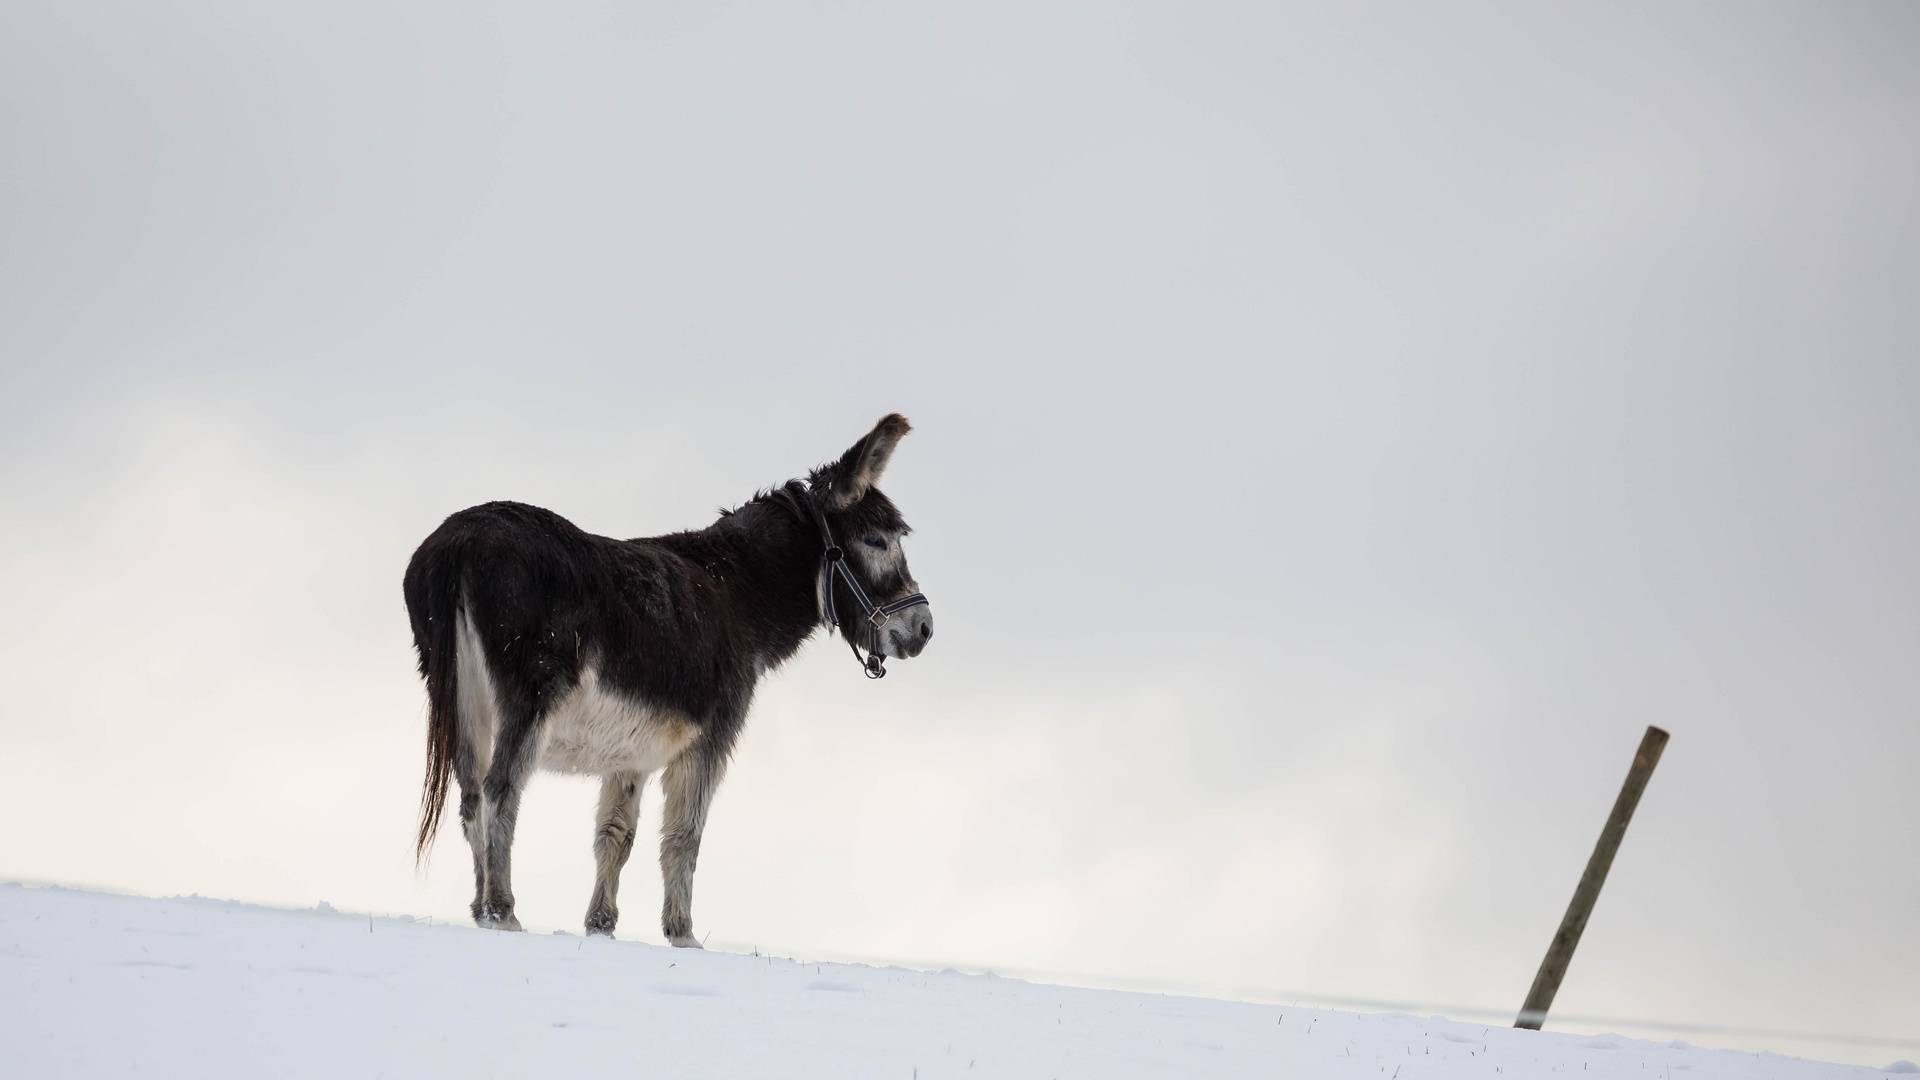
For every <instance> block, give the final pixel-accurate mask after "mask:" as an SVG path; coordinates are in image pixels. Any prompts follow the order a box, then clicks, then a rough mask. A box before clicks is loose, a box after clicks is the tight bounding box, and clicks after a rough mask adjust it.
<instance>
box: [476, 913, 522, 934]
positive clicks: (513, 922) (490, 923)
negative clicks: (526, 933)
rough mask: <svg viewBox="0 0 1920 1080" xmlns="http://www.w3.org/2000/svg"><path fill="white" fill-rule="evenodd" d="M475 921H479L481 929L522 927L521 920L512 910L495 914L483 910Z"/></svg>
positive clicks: (516, 928)
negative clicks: (514, 915) (515, 916)
mask: <svg viewBox="0 0 1920 1080" xmlns="http://www.w3.org/2000/svg"><path fill="white" fill-rule="evenodd" d="M473 921H474V922H475V923H478V924H479V926H480V929H482V930H519V929H520V920H519V919H516V918H514V917H513V912H511V911H509V912H506V913H504V914H494V913H492V912H483V913H481V915H480V917H479V918H477V919H475V920H473Z"/></svg>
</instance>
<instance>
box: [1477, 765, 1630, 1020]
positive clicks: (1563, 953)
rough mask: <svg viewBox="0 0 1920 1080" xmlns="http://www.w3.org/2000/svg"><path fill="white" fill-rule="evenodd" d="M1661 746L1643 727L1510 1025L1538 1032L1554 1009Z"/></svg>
mask: <svg viewBox="0 0 1920 1080" xmlns="http://www.w3.org/2000/svg"><path fill="white" fill-rule="evenodd" d="M1666 748H1667V733H1666V732H1664V731H1661V730H1660V729H1659V728H1657V727H1649V728H1647V734H1646V735H1645V736H1644V737H1643V738H1641V740H1640V751H1639V753H1636V754H1634V755H1633V768H1631V769H1629V770H1627V782H1626V784H1625V785H1623V786H1622V787H1621V788H1620V797H1619V798H1618V799H1615V800H1614V803H1613V814H1612V815H1611V816H1609V817H1608V818H1607V827H1606V828H1605V829H1602V830H1601V831H1600V842H1599V843H1597V844H1595V845H1593V857H1592V858H1590V859H1588V860H1587V872H1586V873H1584V874H1581V875H1580V887H1579V888H1577V889H1575V890H1573V902H1572V903H1570V904H1568V905H1567V914H1566V917H1565V918H1563V919H1561V920H1560V930H1559V932H1558V933H1556V934H1554V935H1553V944H1552V945H1551V946H1548V948H1547V958H1546V959H1545V960H1542V961H1540V972H1539V974H1537V975H1535V976H1534V977H1533V989H1531V990H1529V991H1527V1003H1526V1004H1525V1005H1522V1006H1520V1018H1519V1019H1517V1020H1515V1021H1514V1022H1513V1026H1514V1027H1517V1028H1531V1029H1533V1030H1534V1031H1538V1030H1540V1025H1541V1024H1543V1023H1545V1022H1546V1019H1547V1010H1548V1009H1550V1008H1552V1007H1553V995H1555V994H1557V993H1559V992H1560V980H1561V979H1563V978H1565V977H1566V974H1567V965H1568V964H1569V963H1571V962H1572V961H1573V950H1574V949H1575V948H1576V947H1577V946H1579V944H1580V934H1581V932H1582V931H1584V930H1586V928H1587V916H1589V915H1592V914H1593V902H1594V901H1595V900H1598V899H1600V886H1602V885H1605V884H1606V883H1607V870H1608V869H1609V868H1611V867H1612V866H1613V856H1614V853H1615V852H1617V851H1619V850H1620V838H1621V837H1623V836H1625V835H1627V822H1629V821H1632V820H1633V808H1634V807H1636V806H1638V805H1640V793H1641V792H1643V791H1645V790H1647V780H1648V778H1650V777H1652V776H1653V767H1654V766H1655V765H1658V764H1659V763H1660V751H1662V750H1665V749H1666Z"/></svg>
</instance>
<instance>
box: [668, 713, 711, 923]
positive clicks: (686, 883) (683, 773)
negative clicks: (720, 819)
mask: <svg viewBox="0 0 1920 1080" xmlns="http://www.w3.org/2000/svg"><path fill="white" fill-rule="evenodd" d="M726 769H727V762H726V755H725V754H723V753H716V752H713V751H712V750H711V748H709V747H708V746H706V745H704V744H703V743H702V742H695V743H694V744H693V745H692V746H689V747H688V748H687V749H686V750H685V751H683V752H682V753H681V754H680V756H679V757H677V758H674V759H673V764H671V765H668V766H667V771H666V773H665V774H664V775H662V776H661V778H660V784H661V787H662V789H663V790H664V791H665V793H666V816H665V820H663V821H662V822H661V823H660V877H661V879H662V882H663V883H664V885H665V886H666V889H665V891H666V902H665V904H663V905H662V907H661V910H660V930H661V932H662V933H664V934H666V936H667V941H669V942H671V943H672V944H673V945H675V946H677V947H679V948H694V949H698V948H700V947H701V945H700V942H699V941H698V940H697V939H696V938H695V937H694V936H693V869H694V866H695V864H697V863H698V862H699V861H700V834H701V832H702V831H704V830H705V829H706V826H707V807H708V806H709V805H710V804H712V802H713V793H714V790H715V789H716V788H718V787H719V786H720V777H721V776H722V775H723V774H724V773H725V772H726Z"/></svg>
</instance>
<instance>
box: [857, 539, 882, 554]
mask: <svg viewBox="0 0 1920 1080" xmlns="http://www.w3.org/2000/svg"><path fill="white" fill-rule="evenodd" d="M860 542H861V543H863V544H865V545H867V546H868V547H870V548H878V549H879V550H881V551H885V550H887V542H886V541H885V540H875V539H874V538H873V537H871V536H869V537H867V538H866V539H864V540H862V541H860Z"/></svg>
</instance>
